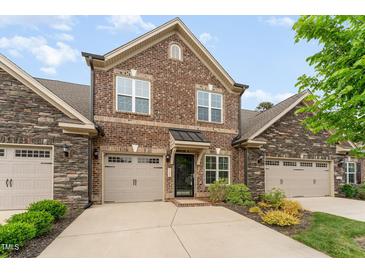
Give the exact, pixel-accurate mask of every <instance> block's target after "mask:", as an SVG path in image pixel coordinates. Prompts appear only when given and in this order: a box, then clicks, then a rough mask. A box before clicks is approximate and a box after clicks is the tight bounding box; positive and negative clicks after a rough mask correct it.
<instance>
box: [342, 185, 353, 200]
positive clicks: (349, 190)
mask: <svg viewBox="0 0 365 274" xmlns="http://www.w3.org/2000/svg"><path fill="white" fill-rule="evenodd" d="M340 191H341V192H342V193H343V194H344V195H345V197H347V198H354V197H356V195H357V187H356V186H354V185H352V184H344V185H342V186H341V188H340Z"/></svg>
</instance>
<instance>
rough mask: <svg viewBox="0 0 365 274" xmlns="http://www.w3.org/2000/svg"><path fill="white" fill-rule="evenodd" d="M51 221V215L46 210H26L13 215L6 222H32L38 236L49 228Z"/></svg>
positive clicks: (52, 219)
mask: <svg viewBox="0 0 365 274" xmlns="http://www.w3.org/2000/svg"><path fill="white" fill-rule="evenodd" d="M53 221H54V218H53V216H52V215H51V214H50V213H48V212H46V211H28V212H24V213H20V214H15V215H13V216H12V217H11V218H10V219H9V220H8V223H17V222H21V223H28V224H33V225H34V227H35V228H36V230H37V234H36V236H40V235H42V234H44V233H47V232H48V231H50V230H51V228H52V223H53Z"/></svg>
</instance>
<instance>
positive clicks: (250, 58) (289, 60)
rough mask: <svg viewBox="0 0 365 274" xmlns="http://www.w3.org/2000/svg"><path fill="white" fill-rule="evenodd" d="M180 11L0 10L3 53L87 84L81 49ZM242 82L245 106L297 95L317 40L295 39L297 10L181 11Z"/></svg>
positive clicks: (100, 49)
mask: <svg viewBox="0 0 365 274" xmlns="http://www.w3.org/2000/svg"><path fill="white" fill-rule="evenodd" d="M174 17H176V16H138V15H132V16H128V15H121V16H0V52H1V53H2V54H4V55H5V56H7V57H8V58H9V59H11V60H12V61H13V62H15V63H16V64H17V65H18V66H20V67H21V68H23V69H24V70H25V71H27V72H28V73H29V74H31V75H32V76H35V77H41V78H49V79H56V80H63V81H69V82H75V83H81V84H89V82H90V71H89V68H88V67H87V65H86V63H85V61H84V59H83V58H82V57H81V51H86V52H91V53H95V54H101V55H103V54H105V53H106V52H108V51H110V50H112V49H114V48H116V47H118V46H120V45H122V44H124V43H126V42H128V41H130V40H132V39H134V38H136V37H138V36H140V35H142V34H143V33H145V32H147V31H149V30H151V29H153V28H154V27H157V26H159V25H161V24H163V23H165V22H167V21H169V20H171V19H173V18H174ZM180 18H181V19H182V20H183V21H184V23H185V24H186V25H187V26H188V27H189V28H190V30H191V31H192V32H193V33H194V34H195V36H196V37H198V38H199V39H200V41H201V42H202V43H203V44H204V45H205V46H206V48H207V49H208V50H209V51H210V52H211V53H212V54H213V56H214V57H215V58H216V59H217V60H218V62H220V64H221V65H222V66H223V67H224V68H225V69H226V70H227V72H228V73H229V74H230V75H231V76H232V77H233V79H234V80H235V81H236V82H238V83H243V84H247V85H249V86H250V87H249V89H248V90H247V91H245V93H244V95H243V98H242V108H247V109H255V107H256V106H257V105H258V104H259V103H260V102H262V101H271V102H273V103H278V102H279V101H281V100H283V99H285V98H287V97H289V96H291V95H293V94H295V93H296V92H297V88H296V87H295V83H296V81H297V78H298V77H299V76H300V75H302V74H304V73H307V74H311V73H312V72H313V69H312V68H311V67H309V65H308V64H307V63H306V61H305V59H306V58H307V57H308V56H310V55H312V54H314V53H315V52H317V51H318V49H319V47H318V45H317V44H315V43H307V42H300V43H297V44H296V43H295V42H294V35H295V32H294V31H293V30H292V25H293V23H294V22H295V21H296V20H297V17H296V16H180Z"/></svg>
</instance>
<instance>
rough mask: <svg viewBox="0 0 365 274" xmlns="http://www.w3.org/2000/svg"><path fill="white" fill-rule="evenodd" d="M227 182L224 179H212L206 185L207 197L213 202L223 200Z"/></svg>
mask: <svg viewBox="0 0 365 274" xmlns="http://www.w3.org/2000/svg"><path fill="white" fill-rule="evenodd" d="M227 186H228V182H227V180H225V179H219V180H217V181H214V182H213V184H211V185H210V186H209V187H208V191H209V199H210V200H211V201H212V202H213V203H217V202H223V201H225V200H226V195H227Z"/></svg>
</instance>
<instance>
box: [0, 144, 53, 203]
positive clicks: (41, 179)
mask: <svg viewBox="0 0 365 274" xmlns="http://www.w3.org/2000/svg"><path fill="white" fill-rule="evenodd" d="M1 148H2V149H4V150H5V151H6V157H4V158H2V157H0V209H24V208H26V207H27V206H28V205H29V203H32V202H35V201H39V200H43V199H52V196H53V186H52V182H53V179H52V176H53V164H52V158H53V156H52V153H51V150H50V149H48V148H47V149H45V148H35V147H1ZM7 179H8V186H6V184H5V183H4V182H6V180H7Z"/></svg>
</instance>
